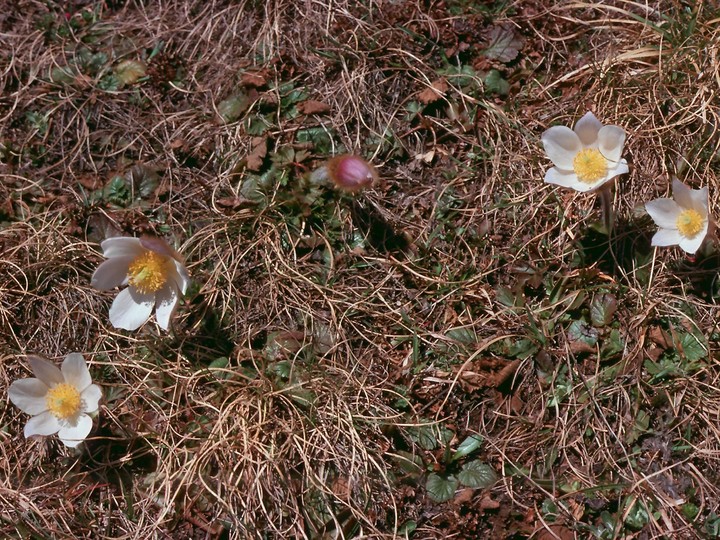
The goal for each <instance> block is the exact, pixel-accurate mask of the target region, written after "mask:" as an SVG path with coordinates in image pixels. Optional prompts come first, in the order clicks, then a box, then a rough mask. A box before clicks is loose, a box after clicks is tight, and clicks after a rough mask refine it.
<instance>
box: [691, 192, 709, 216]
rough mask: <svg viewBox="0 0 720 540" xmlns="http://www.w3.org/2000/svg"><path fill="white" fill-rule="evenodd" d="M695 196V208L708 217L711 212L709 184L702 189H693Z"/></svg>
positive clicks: (693, 195) (693, 196)
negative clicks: (709, 206) (709, 207)
mask: <svg viewBox="0 0 720 540" xmlns="http://www.w3.org/2000/svg"><path fill="white" fill-rule="evenodd" d="M692 198H693V209H694V210H697V211H698V212H700V214H701V215H702V216H703V217H704V218H707V217H708V214H709V213H710V211H709V209H708V204H709V203H708V188H707V186H706V187H704V188H702V189H694V190H693V191H692Z"/></svg>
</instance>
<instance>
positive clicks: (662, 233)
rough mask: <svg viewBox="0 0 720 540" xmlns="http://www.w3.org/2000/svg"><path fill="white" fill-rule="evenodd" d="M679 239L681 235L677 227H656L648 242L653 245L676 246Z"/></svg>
mask: <svg viewBox="0 0 720 540" xmlns="http://www.w3.org/2000/svg"><path fill="white" fill-rule="evenodd" d="M681 240H682V236H680V232H679V231H678V230H677V229H658V232H656V233H655V236H653V237H652V242H650V243H651V244H652V245H653V246H677V245H679V244H680V242H681Z"/></svg>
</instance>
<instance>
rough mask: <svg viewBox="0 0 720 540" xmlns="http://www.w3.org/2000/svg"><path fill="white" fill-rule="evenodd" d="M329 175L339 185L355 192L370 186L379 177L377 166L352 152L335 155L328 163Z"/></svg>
mask: <svg viewBox="0 0 720 540" xmlns="http://www.w3.org/2000/svg"><path fill="white" fill-rule="evenodd" d="M326 169H327V175H328V177H330V179H331V180H332V181H333V182H334V183H335V185H336V186H337V187H339V188H340V189H343V190H345V191H350V192H355V191H359V190H361V189H363V188H366V187H370V186H371V185H372V183H373V182H376V181H377V179H378V174H377V171H376V170H375V167H373V166H372V165H370V164H369V163H368V162H367V161H365V160H364V159H363V158H361V157H358V156H353V155H350V154H343V155H340V156H335V157H334V158H332V159H331V160H330V161H328V162H327V165H326Z"/></svg>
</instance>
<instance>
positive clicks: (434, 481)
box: [425, 473, 458, 502]
mask: <svg viewBox="0 0 720 540" xmlns="http://www.w3.org/2000/svg"><path fill="white" fill-rule="evenodd" d="M457 487H458V479H457V478H455V477H454V476H453V475H448V476H440V475H439V474H437V473H430V474H429V475H428V479H427V482H426V484H425V489H426V490H427V492H428V495H429V496H430V498H431V499H432V500H433V501H435V502H445V501H449V500H450V499H452V498H453V497H454V496H455V490H456V489H457Z"/></svg>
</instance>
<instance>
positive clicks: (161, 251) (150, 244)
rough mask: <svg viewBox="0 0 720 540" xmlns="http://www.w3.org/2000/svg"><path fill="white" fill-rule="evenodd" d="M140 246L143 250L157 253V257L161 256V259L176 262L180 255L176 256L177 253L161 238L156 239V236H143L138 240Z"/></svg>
mask: <svg viewBox="0 0 720 540" xmlns="http://www.w3.org/2000/svg"><path fill="white" fill-rule="evenodd" d="M140 244H141V245H142V247H144V248H145V249H149V250H150V251H154V252H155V253H157V254H158V255H162V256H163V257H168V258H170V259H178V260H179V259H180V255H178V252H177V251H175V250H174V249H173V248H171V247H170V245H169V244H168V243H167V242H166V241H165V240H163V239H162V238H158V237H156V236H143V237H142V238H140Z"/></svg>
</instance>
